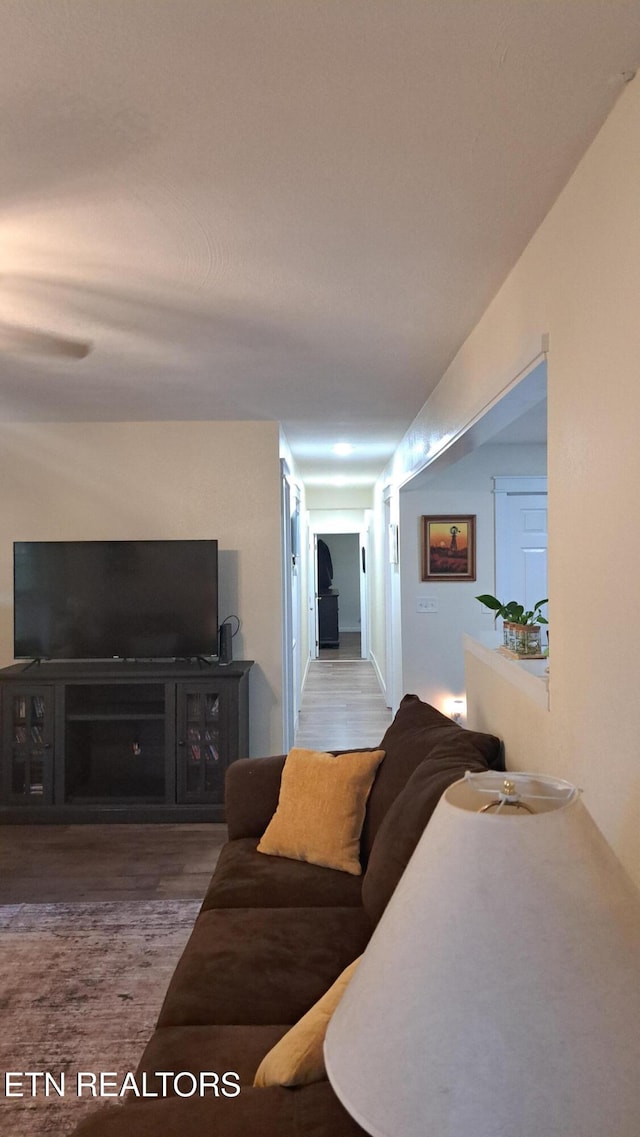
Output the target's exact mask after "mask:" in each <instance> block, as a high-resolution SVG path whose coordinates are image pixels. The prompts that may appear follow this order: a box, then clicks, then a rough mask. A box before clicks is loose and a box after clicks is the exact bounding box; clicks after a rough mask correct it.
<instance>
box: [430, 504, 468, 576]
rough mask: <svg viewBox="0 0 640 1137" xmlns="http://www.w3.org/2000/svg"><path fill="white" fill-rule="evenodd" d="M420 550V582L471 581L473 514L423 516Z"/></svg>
mask: <svg viewBox="0 0 640 1137" xmlns="http://www.w3.org/2000/svg"><path fill="white" fill-rule="evenodd" d="M421 547H422V580H442V581H447V580H449V581H456V580H457V581H463V580H475V579H476V515H475V513H466V514H452V513H435V514H430V515H424V516H423V517H422V535H421Z"/></svg>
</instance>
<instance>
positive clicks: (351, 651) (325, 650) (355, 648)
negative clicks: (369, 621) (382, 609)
mask: <svg viewBox="0 0 640 1137" xmlns="http://www.w3.org/2000/svg"><path fill="white" fill-rule="evenodd" d="M360 652H361V641H360V632H340V644H339V646H338V647H321V648H320V651H319V652H318V657H319V659H326V660H330V661H331V662H332V663H335V662H336V660H338V659H361V658H362V657H361V655H360Z"/></svg>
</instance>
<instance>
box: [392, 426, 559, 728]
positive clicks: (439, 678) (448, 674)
mask: <svg viewBox="0 0 640 1137" xmlns="http://www.w3.org/2000/svg"><path fill="white" fill-rule="evenodd" d="M500 474H542V475H544V474H546V447H544V446H504V445H500V446H498V445H496V446H492V445H490V444H486V445H484V446H481V447H480V448H479V449H478V450H476V451H474V452H473V453H472V454H468V455H467V456H466V457H465V458H462V459H461V460H460V461H459V462H457V463H456V464H455V465H453V466H448V467H447V468H446V469H444V470H442V471H441V472H438V463H437V462H436V463H434V465H433V467H431V468H430V470H429V475H430V476H429V478H428V481H427V483H426V484H425V485H423V486H419V487H418V488H413V487H414V484H415V482H409V483H408V485H407V486H406V487H405V488H404V489H403V490H401V492H400V542H401V550H402V566H403V568H402V574H401V610H402V679H403V687H404V690H405V691H412V692H413V693H415V694H417V695H420V697H421V698H423V699H425V700H426V702H428V703H431V704H432V705H433V706H436V707H438V708H439V709H440V710H442V711H443V712H444V713H446V712H447V707H446V703H447V700H448V699H450V698H451V697H452V696H462V695H464V691H465V679H464V653H463V650H462V636H463V635H464V633H465V632H466V633H468V634H469V635H475V636H478V635H482V633H484V632H485V631H491V630H492V628H493V619H492V617H491V614H490V613H489V612H487V610H486V609H485V608H483V607H482V605H481V604H480V603H479V602H478V601H477V600H476V599H475V597H476V596H477V595H478V594H479V593H481V592H491V593H493V592H494V591H495V575H494V563H495V562H494V508H493V506H494V498H493V481H492V479H493V478H494V477H496V476H498V475H500ZM415 481H416V482H417V481H420V479H415ZM431 513H433V514H446V513H451V514H468V513H472V514H475V516H476V580H475V581H425V582H423V581H421V579H420V578H421V548H420V544H421V518H422V515H423V514H431ZM419 597H430V598H432V599H434V600H435V601H436V603H437V605H438V611H437V612H435V613H422V612H420V613H419V612H418V611H417V600H418V598H419Z"/></svg>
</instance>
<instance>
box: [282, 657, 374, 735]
mask: <svg viewBox="0 0 640 1137" xmlns="http://www.w3.org/2000/svg"><path fill="white" fill-rule="evenodd" d="M391 717H392V716H391V711H390V710H389V708H388V707H387V706H385V700H384V696H383V694H382V692H381V690H380V686H379V684H378V680H377V678H376V675H375V672H374V670H373V666H372V665H371V663H369V661H368V660H366V659H358V660H336V661H335V662H329V661H326V662H325V660H324V659H323V660H313V661H312V662H311V663H310V664H309V672H308V675H307V681H306V683H305V687H304V691H303V693H302V703H301V706H300V717H299V722H298V729H297V731H296V746H305V747H309V748H311V749H317V750H345V749H348V748H349V747H351V746H352V747H354V748H357V747H362V746H377V745H378V744H379V742H380V740H381V738H382V736H383V734H384V732H385V730H386V729H387V727H388V725H389V723H390V722H391Z"/></svg>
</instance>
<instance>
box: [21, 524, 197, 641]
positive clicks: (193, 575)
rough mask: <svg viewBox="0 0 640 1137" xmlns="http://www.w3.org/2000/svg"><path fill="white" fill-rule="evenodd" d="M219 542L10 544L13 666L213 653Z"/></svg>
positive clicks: (27, 542) (44, 542)
mask: <svg viewBox="0 0 640 1137" xmlns="http://www.w3.org/2000/svg"><path fill="white" fill-rule="evenodd" d="M217 633H218V542H217V541H17V542H16V543H15V544H14V655H15V658H16V659H112V658H119V659H174V658H179V659H187V658H191V657H194V656H198V655H215V654H216V653H217Z"/></svg>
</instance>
